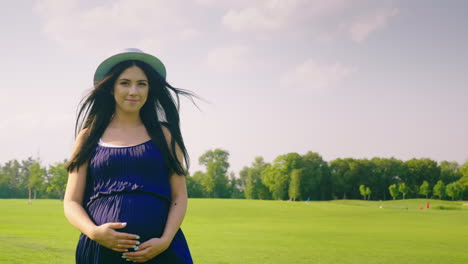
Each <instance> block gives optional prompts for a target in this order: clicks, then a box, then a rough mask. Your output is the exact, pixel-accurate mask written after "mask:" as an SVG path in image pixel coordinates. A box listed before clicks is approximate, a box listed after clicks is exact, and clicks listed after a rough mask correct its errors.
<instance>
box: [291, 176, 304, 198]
mask: <svg viewBox="0 0 468 264" xmlns="http://www.w3.org/2000/svg"><path fill="white" fill-rule="evenodd" d="M301 182H302V169H293V170H292V172H291V183H290V184H289V199H291V200H293V201H295V200H296V199H297V198H298V197H301V189H300V187H301Z"/></svg>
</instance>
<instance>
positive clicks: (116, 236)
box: [90, 223, 140, 252]
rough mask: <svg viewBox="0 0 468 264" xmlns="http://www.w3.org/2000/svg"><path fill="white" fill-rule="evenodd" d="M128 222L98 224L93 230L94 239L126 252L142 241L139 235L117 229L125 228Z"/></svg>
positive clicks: (115, 249) (113, 248)
mask: <svg viewBox="0 0 468 264" xmlns="http://www.w3.org/2000/svg"><path fill="white" fill-rule="evenodd" d="M126 225H127V224H126V223H105V224H102V225H100V226H97V227H96V228H95V229H94V230H93V232H92V235H91V236H92V237H90V238H91V239H92V240H94V241H96V242H98V243H99V244H101V245H102V246H104V247H106V248H109V249H112V250H114V251H118V252H126V251H128V249H130V248H135V247H137V246H138V245H139V244H140V242H139V241H138V239H139V238H140V237H139V236H138V235H135V234H129V233H123V232H119V231H116V230H115V229H121V228H124V227H125V226H126Z"/></svg>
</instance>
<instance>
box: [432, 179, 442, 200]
mask: <svg viewBox="0 0 468 264" xmlns="http://www.w3.org/2000/svg"><path fill="white" fill-rule="evenodd" d="M433 193H434V196H438V197H439V199H442V198H443V197H444V196H445V184H444V182H443V181H442V180H439V181H437V184H436V185H434V190H433Z"/></svg>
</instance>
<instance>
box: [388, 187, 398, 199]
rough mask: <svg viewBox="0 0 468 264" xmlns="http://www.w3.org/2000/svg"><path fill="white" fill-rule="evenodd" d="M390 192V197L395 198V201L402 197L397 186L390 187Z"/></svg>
mask: <svg viewBox="0 0 468 264" xmlns="http://www.w3.org/2000/svg"><path fill="white" fill-rule="evenodd" d="M388 191H389V192H390V195H391V196H392V197H393V200H395V199H396V198H398V196H400V191H399V190H398V187H397V185H396V184H392V185H390V187H388Z"/></svg>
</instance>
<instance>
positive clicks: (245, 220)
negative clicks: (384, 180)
mask: <svg viewBox="0 0 468 264" xmlns="http://www.w3.org/2000/svg"><path fill="white" fill-rule="evenodd" d="M426 202H429V203H430V209H426V208H425V205H426ZM421 206H423V208H424V209H423V210H420V209H419V207H421ZM0 210H1V215H0V245H1V247H0V263H9V264H11V263H21V264H23V263H33V264H42V263H50V264H52V263H60V264H63V263H65V264H67V263H68V264H72V263H74V250H75V246H76V243H77V239H78V235H79V233H78V231H77V230H75V229H74V228H73V227H72V226H71V225H70V224H69V223H68V222H67V220H66V219H65V217H64V216H63V209H62V202H60V201H58V200H36V201H34V202H33V204H32V205H28V203H27V200H0ZM129 224H130V223H129ZM182 229H183V231H184V233H185V235H186V237H187V240H188V243H189V246H190V249H191V252H192V256H193V259H194V261H195V264H228V263H242V264H249V263H252V264H254V263H255V264H258V263H272V264H275V263H278V264H279V263H294V264H301V263H304V264H305V263H311V264H312V263H314V264H316V263H341V264H343V263H382V264H386V263H388V264H390V263H392V264H394V263H418V264H419V263H426V264H428V263H437V264H438V263H468V250H466V249H467V248H468V206H464V205H463V202H459V201H458V202H451V201H439V200H430V199H410V200H396V201H382V202H380V201H361V200H335V201H323V202H315V201H312V202H310V203H306V202H289V201H259V200H231V199H226V200H225V199H189V208H188V211H187V214H186V217H185V220H184V223H183V225H182Z"/></svg>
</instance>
